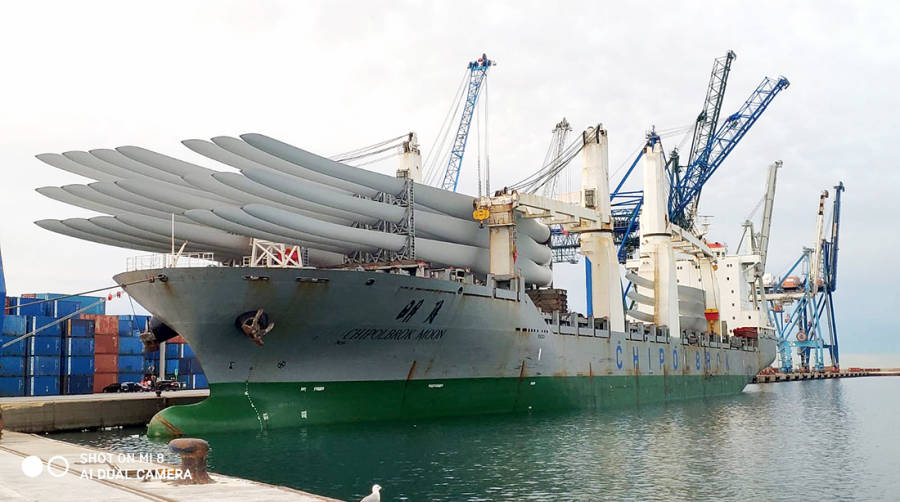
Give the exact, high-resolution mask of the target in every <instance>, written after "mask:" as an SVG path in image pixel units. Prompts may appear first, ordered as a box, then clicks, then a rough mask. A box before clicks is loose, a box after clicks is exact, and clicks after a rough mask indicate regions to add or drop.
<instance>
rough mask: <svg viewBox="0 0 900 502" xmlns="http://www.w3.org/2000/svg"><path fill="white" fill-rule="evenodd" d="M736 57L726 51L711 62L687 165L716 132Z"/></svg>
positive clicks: (700, 152) (695, 158)
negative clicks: (729, 76)
mask: <svg viewBox="0 0 900 502" xmlns="http://www.w3.org/2000/svg"><path fill="white" fill-rule="evenodd" d="M736 57H737V55H736V54H735V53H734V51H728V52H727V53H726V54H725V55H724V56H722V57H720V58H716V60H715V61H714V62H713V69H712V73H711V74H710V77H709V86H708V87H707V88H706V99H704V100H703V111H701V112H700V115H698V116H697V122H696V124H694V138H693V139H692V140H691V152H690V155H689V156H688V165H690V164H692V163H693V162H694V161H695V160H697V157H698V156H700V154H702V153H703V152H704V151H705V150H706V149H707V147H708V146H709V144H710V142H712V139H713V135H714V134H715V133H716V126H718V125H719V113H720V112H721V111H722V99H724V98H725V85H726V84H727V83H728V74H729V73H730V72H731V62H732V61H734V59H735V58H736Z"/></svg>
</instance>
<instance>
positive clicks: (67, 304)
mask: <svg viewBox="0 0 900 502" xmlns="http://www.w3.org/2000/svg"><path fill="white" fill-rule="evenodd" d="M52 305H53V307H54V308H53V310H54V311H53V317H65V316H67V315H69V314H74V313H75V312H76V311H77V310H78V309H79V308H81V306H80V305H81V304H79V303H78V302H73V301H70V300H57V301H55V302H53V304H52Z"/></svg>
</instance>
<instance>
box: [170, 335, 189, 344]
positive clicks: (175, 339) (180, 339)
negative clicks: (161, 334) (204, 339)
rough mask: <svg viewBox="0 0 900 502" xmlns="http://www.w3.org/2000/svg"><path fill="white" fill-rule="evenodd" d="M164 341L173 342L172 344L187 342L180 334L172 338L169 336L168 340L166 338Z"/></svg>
mask: <svg viewBox="0 0 900 502" xmlns="http://www.w3.org/2000/svg"><path fill="white" fill-rule="evenodd" d="M166 343H174V344H179V343H187V340H185V339H184V338H182V337H181V335H178V336H176V337H174V338H169V339H168V340H166Z"/></svg>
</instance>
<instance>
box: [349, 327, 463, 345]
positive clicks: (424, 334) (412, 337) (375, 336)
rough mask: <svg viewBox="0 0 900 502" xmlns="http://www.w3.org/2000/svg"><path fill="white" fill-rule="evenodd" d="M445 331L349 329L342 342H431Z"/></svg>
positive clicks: (429, 329) (428, 329)
mask: <svg viewBox="0 0 900 502" xmlns="http://www.w3.org/2000/svg"><path fill="white" fill-rule="evenodd" d="M446 331H447V330H446V329H432V328H424V329H411V328H351V329H348V330H347V331H346V332H345V333H344V336H342V337H341V339H342V340H393V341H414V342H421V341H431V340H440V339H441V338H443V337H444V333H445V332H446Z"/></svg>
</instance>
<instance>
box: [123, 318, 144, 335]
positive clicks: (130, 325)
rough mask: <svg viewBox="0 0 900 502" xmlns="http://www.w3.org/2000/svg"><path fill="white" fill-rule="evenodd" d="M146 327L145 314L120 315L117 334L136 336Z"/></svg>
mask: <svg viewBox="0 0 900 502" xmlns="http://www.w3.org/2000/svg"><path fill="white" fill-rule="evenodd" d="M146 329H147V316H143V315H120V316H119V335H121V336H138V335H140V334H141V333H143V332H144V331H145V330H146Z"/></svg>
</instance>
